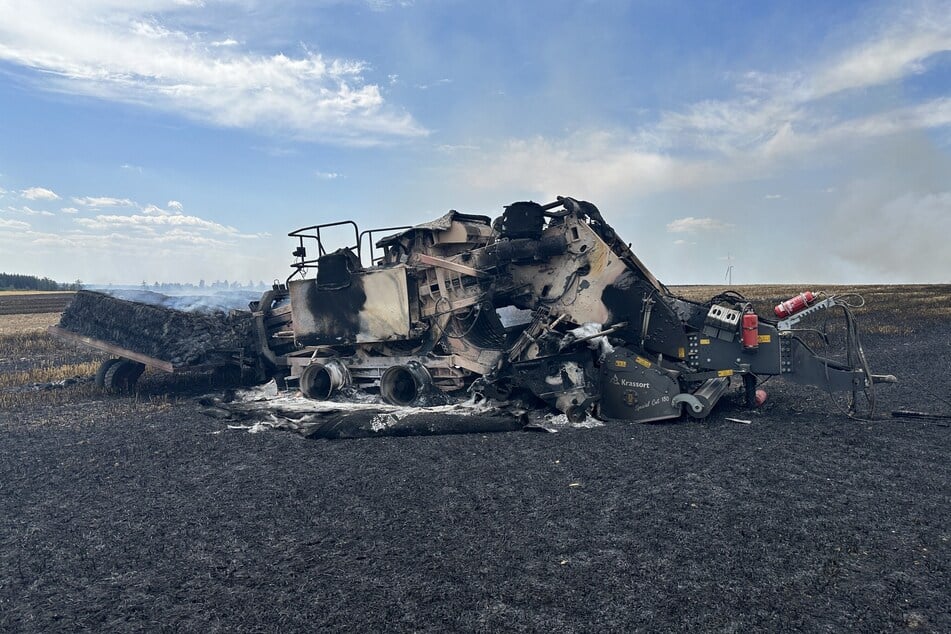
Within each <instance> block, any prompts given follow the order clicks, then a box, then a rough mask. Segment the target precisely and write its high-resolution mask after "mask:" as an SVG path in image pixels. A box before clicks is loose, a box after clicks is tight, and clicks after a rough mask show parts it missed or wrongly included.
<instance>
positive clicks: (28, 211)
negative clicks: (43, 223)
mask: <svg viewBox="0 0 951 634" xmlns="http://www.w3.org/2000/svg"><path fill="white" fill-rule="evenodd" d="M7 211H12V212H14V213H20V214H23V215H25V216H52V215H54V214H53V213H52V212H49V211H46V210H45V209H33V208H32V207H28V206H26V205H22V206H20V207H7Z"/></svg>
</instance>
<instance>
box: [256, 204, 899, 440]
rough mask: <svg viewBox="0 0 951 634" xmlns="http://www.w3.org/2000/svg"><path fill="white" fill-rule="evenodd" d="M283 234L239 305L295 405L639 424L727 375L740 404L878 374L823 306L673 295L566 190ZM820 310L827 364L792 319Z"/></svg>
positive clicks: (858, 387)
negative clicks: (539, 199) (465, 409)
mask: <svg viewBox="0 0 951 634" xmlns="http://www.w3.org/2000/svg"><path fill="white" fill-rule="evenodd" d="M341 228H343V229H344V230H346V231H347V232H348V234H349V232H350V231H352V234H353V235H352V242H351V243H350V244H348V245H347V246H345V247H343V248H339V249H336V250H333V251H328V250H326V249H325V244H324V242H325V241H326V240H322V235H321V233H322V232H324V234H325V235H326V233H327V232H328V231H329V230H331V229H334V230H336V231H337V232H339V231H340V229H341ZM374 234H376V235H377V236H379V235H380V234H384V235H383V237H381V238H379V239H378V240H377V241H376V242H375V243H374V242H373V240H374ZM289 235H290V236H291V237H292V238H294V239H295V240H296V243H297V248H296V250H295V251H294V256H295V261H294V263H293V264H292V267H293V272H292V274H291V276H290V277H288V279H287V280H286V282H285V283H283V284H276V285H275V287H274V289H273V290H272V291H269V292H268V293H266V294H265V295H264V296H263V297H262V299H261V300H260V301H259V302H256V303H254V304H253V305H252V311H253V317H254V320H255V325H256V332H257V337H258V346H259V348H260V350H261V354H262V361H263V363H264V365H265V366H266V367H267V369H268V370H269V371H270V372H271V373H272V374H275V375H278V376H281V377H284V378H286V379H287V380H288V381H290V382H295V381H296V382H297V383H298V384H299V387H300V390H301V392H302V393H303V394H304V395H305V396H307V397H309V398H313V399H328V398H331V397H333V396H334V395H335V394H337V393H339V392H346V390H350V389H353V388H368V389H378V390H379V391H380V393H381V395H382V397H383V398H384V399H385V400H386V401H388V402H390V403H393V404H399V405H409V404H415V403H427V402H430V403H431V402H438V401H439V400H440V399H441V398H442V397H443V396H444V394H445V393H451V392H462V391H464V390H469V391H471V392H474V393H477V394H481V395H483V396H484V397H487V398H492V399H497V400H508V399H513V398H524V399H538V400H541V401H544V402H545V403H547V404H548V405H550V406H551V407H553V408H555V409H557V410H560V411H561V412H564V413H565V414H566V415H567V416H568V418H569V419H571V420H579V419H582V418H584V417H585V416H587V415H593V416H596V417H597V418H600V419H603V420H620V421H638V422H647V421H657V420H664V419H671V418H677V417H679V416H680V415H681V414H682V412H686V413H687V414H689V415H690V416H693V417H698V418H699V417H704V416H706V415H707V414H708V413H709V412H710V411H711V409H712V408H713V406H714V405H715V404H716V403H717V401H718V400H719V399H720V398H721V397H722V396H723V395H724V394H725V393H726V392H727V390H728V388H729V386H730V384H731V381H733V380H734V379H738V380H740V381H741V382H742V385H743V386H744V388H745V391H746V398H747V401H748V402H749V403H750V404H753V403H754V401H755V399H756V386H757V382H758V381H759V380H760V379H762V378H763V377H769V376H782V377H785V378H786V379H789V380H791V381H794V382H798V383H806V384H812V385H816V386H819V387H820V388H822V389H824V390H829V391H845V392H851V393H852V394H853V396H854V395H857V394H858V393H859V392H863V391H866V390H867V389H868V388H870V386H871V385H872V384H873V383H875V382H880V381H891V380H894V379H893V377H882V376H876V375H873V374H871V372H870V371H869V368H868V365H867V363H865V359H864V354H863V353H862V350H861V345H860V343H859V342H858V338H857V337H858V335H857V330H856V329H854V324H853V320H852V317H851V312H850V311H848V308H847V307H845V305H844V304H842V303H841V302H840V301H839V300H837V299H836V298H820V297H817V296H814V295H812V294H811V293H809V294H803V295H801V296H799V297H797V298H794V299H793V300H790V301H789V302H785V303H784V304H782V305H780V306H778V307H777V312H776V316H777V319H776V320H773V319H766V318H761V317H759V316H758V315H757V313H756V312H754V310H753V307H752V306H751V305H750V304H749V303H748V302H746V301H745V300H744V299H743V298H742V297H739V296H738V295H735V294H731V293H724V294H721V295H719V296H717V297H715V298H713V299H712V300H710V301H708V302H706V303H698V302H694V301H690V300H687V299H682V298H679V297H676V296H675V295H673V294H672V293H671V292H670V291H669V290H668V289H667V288H666V287H665V286H664V285H663V284H661V283H660V282H659V281H658V280H657V279H656V278H655V277H654V276H653V275H652V274H651V273H650V271H649V270H648V269H647V268H646V267H645V266H644V265H643V264H642V263H641V261H640V260H639V259H638V258H637V256H636V255H635V254H634V253H633V252H632V251H631V249H630V248H629V246H628V245H627V244H625V243H624V242H623V241H622V240H621V239H620V238H619V237H618V235H617V234H616V233H615V231H614V230H613V229H612V228H611V227H610V226H609V225H608V223H607V222H605V220H604V218H603V217H602V216H601V213H600V212H599V211H598V209H597V207H595V206H594V205H593V204H591V203H588V202H584V201H579V200H575V199H572V198H561V197H560V198H558V200H557V201H555V202H552V203H549V204H546V205H542V204H538V203H534V202H517V203H514V204H512V205H509V206H507V207H505V209H504V212H503V213H502V215H501V216H500V217H499V218H496V219H495V220H494V221H493V220H491V219H490V218H488V217H486V216H479V215H470V214H463V213H459V212H456V211H450V212H449V213H447V214H446V215H444V216H442V217H441V218H438V219H437V220H434V221H432V222H428V223H425V224H421V225H417V226H414V227H390V228H387V229H377V230H373V231H364V232H360V230H359V229H358V227H357V226H356V224H354V223H353V222H349V221H347V222H340V223H331V224H325V225H316V226H312V227H306V228H303V229H299V230H297V231H295V232H292V233H291V234H289ZM309 250H310V252H311V253H313V252H314V251H316V257H313V258H311V259H308V251H309ZM833 305H843V306H844V307H845V310H846V314H847V319H848V321H849V324H848V325H849V328H848V341H847V356H846V359H845V360H844V361H835V360H832V359H827V358H823V357H820V356H818V355H817V354H815V353H814V352H813V351H812V350H811V349H810V347H809V346H808V345H807V344H806V343H805V341H804V340H803V339H802V338H801V337H800V336H799V335H798V334H797V332H796V330H795V329H794V328H793V326H794V325H795V322H796V321H798V319H799V318H801V317H802V315H803V314H805V313H807V312H809V311H813V310H819V309H821V308H828V307H830V306H833Z"/></svg>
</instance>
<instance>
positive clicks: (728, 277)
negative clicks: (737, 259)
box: [723, 253, 733, 286]
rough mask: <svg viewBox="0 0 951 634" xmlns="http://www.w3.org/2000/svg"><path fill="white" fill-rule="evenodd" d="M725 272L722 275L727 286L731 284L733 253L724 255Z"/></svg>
mask: <svg viewBox="0 0 951 634" xmlns="http://www.w3.org/2000/svg"><path fill="white" fill-rule="evenodd" d="M726 262H727V267H726V274H725V275H724V276H723V279H725V280H726V284H727V286H733V254H732V253H727V256H726Z"/></svg>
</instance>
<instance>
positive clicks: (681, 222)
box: [667, 216, 731, 233]
mask: <svg viewBox="0 0 951 634" xmlns="http://www.w3.org/2000/svg"><path fill="white" fill-rule="evenodd" d="M730 226H731V225H730V224H728V223H725V222H723V221H721V220H717V219H716V218H694V217H692V216H687V217H686V218H677V219H676V220H673V221H671V222H669V223H667V231H669V232H670V233H693V232H695V231H720V230H721V229H728V228H729V227H730Z"/></svg>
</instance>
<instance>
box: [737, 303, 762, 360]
mask: <svg viewBox="0 0 951 634" xmlns="http://www.w3.org/2000/svg"><path fill="white" fill-rule="evenodd" d="M741 339H742V341H743V349H744V350H749V351H753V350H756V349H757V348H758V347H759V317H757V315H756V313H754V312H753V311H747V312H745V313H743V333H742V335H741Z"/></svg>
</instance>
